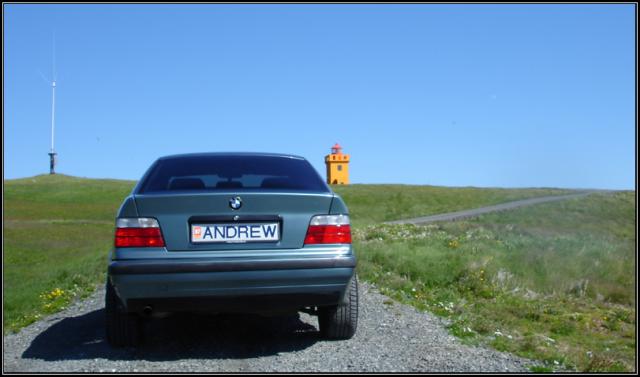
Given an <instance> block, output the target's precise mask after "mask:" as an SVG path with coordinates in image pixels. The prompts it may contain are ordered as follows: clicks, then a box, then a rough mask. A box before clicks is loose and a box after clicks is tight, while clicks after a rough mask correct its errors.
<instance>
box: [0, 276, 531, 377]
mask: <svg viewBox="0 0 640 377" xmlns="http://www.w3.org/2000/svg"><path fill="white" fill-rule="evenodd" d="M103 323H104V290H103V289H100V290H98V291H97V292H96V293H95V294H94V295H92V296H91V297H90V298H88V299H87V300H84V301H81V302H77V303H75V304H74V305H72V306H71V307H69V308H67V309H65V310H64V311H63V312H60V313H58V314H55V315H52V316H50V317H47V318H45V319H43V320H41V321H39V322H37V323H34V324H32V325H30V326H28V327H26V328H24V329H23V330H22V331H21V332H19V333H17V334H9V335H7V336H5V337H4V339H3V340H4V354H3V357H4V372H271V371H277V372H343V371H344V372H359V371H361V372H526V371H528V370H529V369H528V366H530V365H533V364H534V363H533V362H532V361H530V360H526V359H522V358H519V357H517V356H514V355H511V354H507V353H502V352H498V351H495V350H491V349H487V348H481V347H470V346H466V345H463V344H461V343H460V342H459V341H458V340H457V339H456V338H455V337H453V336H451V335H449V334H448V333H447V330H446V329H445V324H444V322H443V320H441V319H439V318H438V317H435V316H433V315H431V314H429V313H422V312H419V311H417V310H415V309H414V308H412V307H410V306H406V305H402V304H399V303H397V302H394V301H392V300H391V299H389V298H387V297H386V296H383V295H381V294H379V293H378V291H377V290H376V289H375V288H373V287H372V286H371V285H368V284H365V283H361V284H360V314H359V323H358V331H357V333H356V335H355V336H354V337H353V338H352V339H350V340H347V341H325V340H322V339H321V338H320V337H319V334H318V330H317V329H318V321H317V318H316V317H314V316H310V315H307V314H304V313H300V314H299V315H295V316H289V317H260V316H256V315H234V316H229V315H227V316H223V315H195V314H180V315H174V316H171V317H168V318H163V319H153V320H152V321H150V322H148V323H147V324H146V328H145V333H146V339H145V342H144V344H143V345H142V346H140V347H138V348H137V349H134V348H125V349H112V348H110V347H109V346H108V345H107V343H106V341H105V338H104V327H103Z"/></svg>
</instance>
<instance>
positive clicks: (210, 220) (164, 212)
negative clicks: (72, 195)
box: [135, 192, 333, 251]
mask: <svg viewBox="0 0 640 377" xmlns="http://www.w3.org/2000/svg"><path fill="white" fill-rule="evenodd" d="M236 197H240V200H241V202H242V205H241V207H240V208H239V209H237V210H234V209H232V208H231V206H230V200H231V199H233V198H236ZM332 200H333V195H332V194H331V193H308V192H305V193H302V192H240V193H237V192H215V193H211V192H208V193H171V194H137V195H135V202H136V207H137V209H138V214H139V216H141V217H153V218H156V219H157V220H158V222H159V224H160V229H161V231H162V235H163V237H164V240H165V244H166V248H167V250H169V251H211V250H243V249H257V248H259V249H291V248H301V247H302V246H303V244H304V238H305V235H306V232H307V228H308V225H309V221H310V219H311V217H312V216H314V215H318V214H328V213H329V210H330V208H331V202H332ZM273 223H278V224H279V227H280V228H279V229H280V237H279V240H278V241H277V242H274V241H269V242H266V241H265V242H262V241H259V242H244V243H225V242H223V243H208V242H207V243H194V242H192V240H191V225H192V224H273Z"/></svg>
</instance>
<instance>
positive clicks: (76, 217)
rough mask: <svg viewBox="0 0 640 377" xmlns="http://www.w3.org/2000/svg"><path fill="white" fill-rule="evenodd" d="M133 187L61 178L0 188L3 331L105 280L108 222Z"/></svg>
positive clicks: (10, 182)
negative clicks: (0, 209) (0, 204)
mask: <svg viewBox="0 0 640 377" xmlns="http://www.w3.org/2000/svg"><path fill="white" fill-rule="evenodd" d="M133 184H134V182H132V181H117V180H102V179H101V180H97V179H83V178H76V177H69V176H64V175H55V176H48V175H44V176H36V177H32V178H25V179H16V180H8V181H5V182H4V203H3V204H4V219H3V220H4V225H3V231H4V239H3V304H4V319H3V333H4V332H7V331H15V330H18V329H20V328H21V327H23V326H26V325H28V324H30V323H32V322H34V321H36V320H37V319H38V318H40V317H41V316H42V315H43V314H46V313H52V312H56V311H58V310H60V309H61V308H63V307H65V306H66V305H68V304H69V302H71V301H72V300H73V299H74V298H76V297H80V298H81V297H84V296H86V295H88V294H89V293H90V292H91V291H92V290H93V289H94V288H95V286H96V284H98V283H101V282H104V274H105V267H106V262H107V253H108V251H109V249H110V247H111V245H112V243H113V228H114V217H115V214H116V211H117V209H118V206H119V205H120V203H121V201H122V199H123V198H124V197H125V196H126V195H127V194H128V193H129V192H130V191H131V189H132V187H133ZM56 289H57V290H56Z"/></svg>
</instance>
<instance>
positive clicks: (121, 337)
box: [105, 282, 142, 347]
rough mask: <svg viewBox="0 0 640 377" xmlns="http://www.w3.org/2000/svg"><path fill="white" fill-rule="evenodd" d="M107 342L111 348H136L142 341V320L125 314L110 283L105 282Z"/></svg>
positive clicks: (134, 315) (135, 315)
mask: <svg viewBox="0 0 640 377" xmlns="http://www.w3.org/2000/svg"><path fill="white" fill-rule="evenodd" d="M105 317H106V333H107V334H106V335H107V342H108V343H109V345H111V346H112V347H127V346H137V345H138V344H140V341H141V339H142V319H141V318H140V316H139V315H137V314H135V313H127V312H126V311H125V309H124V306H123V305H122V302H121V301H120V299H119V298H118V295H117V294H116V291H115V289H114V288H113V285H112V284H111V282H107V286H106V295H105Z"/></svg>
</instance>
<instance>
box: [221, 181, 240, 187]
mask: <svg viewBox="0 0 640 377" xmlns="http://www.w3.org/2000/svg"><path fill="white" fill-rule="evenodd" d="M216 188H242V182H238V181H220V182H218V183H216Z"/></svg>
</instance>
